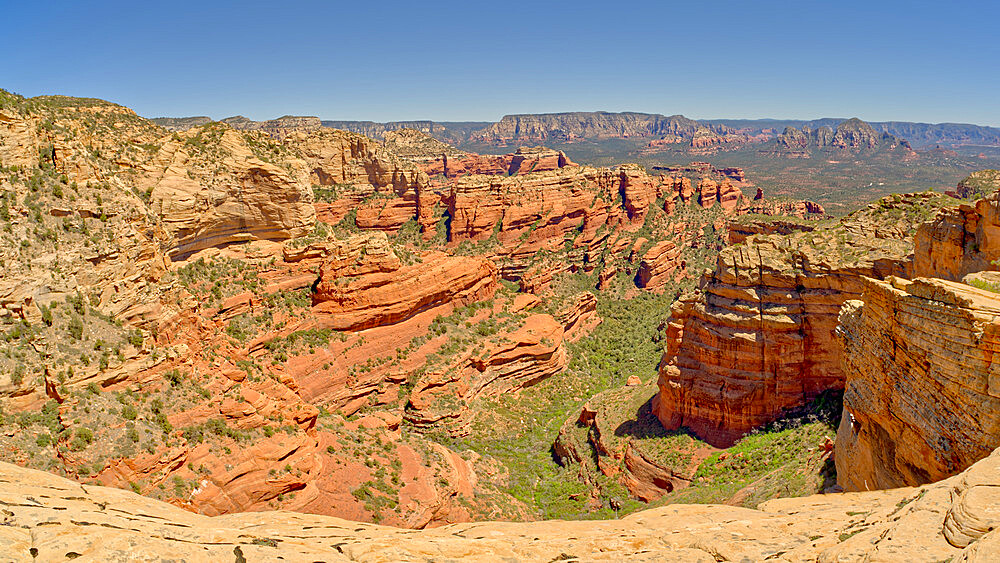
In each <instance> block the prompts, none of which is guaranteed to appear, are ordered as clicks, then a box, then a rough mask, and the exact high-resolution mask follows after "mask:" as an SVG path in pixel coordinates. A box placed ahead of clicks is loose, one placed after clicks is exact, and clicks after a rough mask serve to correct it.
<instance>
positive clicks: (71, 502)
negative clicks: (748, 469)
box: [0, 454, 1000, 563]
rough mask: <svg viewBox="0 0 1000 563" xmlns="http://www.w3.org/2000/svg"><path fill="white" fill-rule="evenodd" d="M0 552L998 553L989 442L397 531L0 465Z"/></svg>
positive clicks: (548, 557) (710, 556) (931, 557)
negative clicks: (600, 514) (909, 470)
mask: <svg viewBox="0 0 1000 563" xmlns="http://www.w3.org/2000/svg"><path fill="white" fill-rule="evenodd" d="M0 473H2V474H3V476H4V478H3V479H2V481H0V498H2V500H3V503H4V505H5V507H6V508H5V512H4V515H3V523H4V524H6V526H4V527H3V528H0V529H2V530H3V532H2V533H0V551H2V552H3V553H4V554H5V555H6V557H7V558H9V559H10V560H11V561H16V562H22V561H23V562H26V563H27V562H31V561H38V560H44V561H62V560H68V559H76V558H79V557H83V558H87V559H93V560H105V561H106V560H117V559H135V558H137V557H140V558H143V559H147V560H159V559H168V558H169V559H183V560H186V561H218V560H220V559H231V558H233V557H235V558H236V560H237V561H257V560H270V559H281V560H284V561H316V560H323V561H357V560H382V559H392V560H405V561H438V560H441V559H442V558H445V559H456V560H457V559H484V560H485V559H490V560H492V559H496V558H498V557H504V558H510V559H517V560H527V561H552V560H557V559H559V558H563V559H568V558H570V557H573V558H580V559H584V558H585V559H587V560H595V561H599V560H607V561H622V560H629V561H705V562H711V561H718V560H719V559H726V560H758V561H759V560H767V559H777V558H781V559H784V560H787V561H846V560H855V561H857V560H895V561H927V562H930V561H941V560H948V559H951V560H955V561H967V562H986V561H993V560H995V559H996V558H997V557H998V556H1000V551H998V549H1000V539H998V535H997V534H998V533H1000V532H997V531H996V530H995V528H996V527H997V525H998V524H1000V519H998V517H997V515H996V511H995V510H994V507H995V505H996V499H995V498H994V497H995V492H994V491H995V490H996V489H997V486H998V485H1000V483H998V481H997V475H998V474H1000V455H997V454H995V455H993V456H991V457H989V458H987V459H985V460H983V461H981V462H979V463H978V464H976V465H974V466H973V467H972V468H970V469H969V470H968V471H966V472H965V473H964V474H962V475H961V476H957V477H954V478H952V479H949V480H946V481H942V482H939V483H935V484H933V485H928V486H924V487H921V488H920V489H896V490H890V491H878V492H866V493H848V494H840V495H820V496H813V497H805V498H798V499H779V500H773V501H769V502H767V503H765V504H763V505H762V506H761V507H760V508H759V509H758V510H751V509H746V508H738V507H731V506H718V505H703V506H698V505H674V506H667V507H662V508H657V509H652V510H647V511H643V512H639V513H636V514H632V515H629V516H626V517H624V518H622V519H621V520H610V521H601V522H587V521H572V522H566V521H558V520H556V521H547V522H533V523H496V522H480V523H475V524H456V525H450V526H444V527H440V528H436V529H430V530H421V531H419V532H413V531H411V530H400V529H398V528H391V527H385V526H377V525H372V524H363V523H358V522H351V521H348V520H342V519H339V518H333V517H324V516H317V515H311V514H296V513H292V512H253V513H245V514H233V515H226V516H216V517H207V516H203V515H197V514H191V513H190V512H187V511H184V510H182V509H180V508H177V507H174V506H171V505H168V504H165V503H161V502H157V501H155V500H151V499H148V498H144V497H141V496H138V495H136V494H134V493H131V492H127V491H122V490H119V489H109V488H105V487H99V486H89V485H88V486H81V485H79V484H77V483H74V482H72V481H69V480H67V479H64V478H61V477H57V476H55V475H51V474H48V473H43V472H40V471H35V470H30V469H24V468H21V467H17V466H14V465H9V464H6V463H4V464H2V465H0Z"/></svg>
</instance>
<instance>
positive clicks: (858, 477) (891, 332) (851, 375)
mask: <svg viewBox="0 0 1000 563" xmlns="http://www.w3.org/2000/svg"><path fill="white" fill-rule="evenodd" d="M837 333H838V335H839V336H840V339H841V341H842V342H843V346H844V355H843V362H844V372H845V373H846V374H847V385H846V390H845V393H844V416H843V418H842V420H841V424H840V428H839V430H838V432H837V452H836V454H837V455H836V460H837V479H838V482H839V483H840V484H841V485H842V486H844V488H846V489H848V490H856V491H857V490H870V489H883V488H892V487H898V486H903V485H917V484H923V483H929V482H932V481H937V480H940V479H943V478H945V477H949V476H951V475H954V474H955V473H957V472H959V471H961V470H962V469H965V468H966V467H968V466H969V465H971V464H972V463H974V462H975V461H978V460H979V459H982V458H983V457H985V456H987V455H989V452H990V451H992V450H993V449H994V448H995V447H996V446H997V445H1000V373H998V372H997V368H996V366H995V365H994V362H993V360H992V355H993V353H994V351H995V350H997V349H1000V295H998V294H996V293H994V292H992V291H987V290H983V289H978V288H975V287H971V286H969V285H966V284H962V283H956V282H950V281H945V280H938V279H929V278H916V279H915V280H913V281H906V280H903V279H899V278H889V279H888V280H887V281H879V280H873V279H866V280H865V286H864V292H863V295H862V296H861V300H860V301H853V300H852V301H848V302H847V304H845V306H844V309H843V310H842V312H841V314H840V326H839V327H838V328H837Z"/></svg>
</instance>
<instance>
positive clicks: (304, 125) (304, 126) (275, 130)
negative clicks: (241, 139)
mask: <svg viewBox="0 0 1000 563" xmlns="http://www.w3.org/2000/svg"><path fill="white" fill-rule="evenodd" d="M222 123H225V124H226V125H229V126H230V127H232V128H233V129H236V130H239V131H263V132H265V133H267V134H268V135H270V136H272V137H274V138H275V139H280V138H281V137H283V136H285V135H287V134H288V133H291V132H292V131H315V130H317V129H319V128H320V127H322V125H321V124H320V120H319V118H318V117H315V116H311V115H286V116H283V117H279V118H277V119H269V120H267V121H254V120H252V119H248V118H246V117H243V116H242V115H235V116H233V117H227V118H225V119H223V120H222Z"/></svg>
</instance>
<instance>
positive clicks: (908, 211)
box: [656, 193, 945, 445]
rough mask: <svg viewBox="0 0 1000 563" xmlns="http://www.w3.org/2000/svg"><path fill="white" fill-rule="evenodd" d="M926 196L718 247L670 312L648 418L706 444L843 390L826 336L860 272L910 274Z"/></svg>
mask: <svg viewBox="0 0 1000 563" xmlns="http://www.w3.org/2000/svg"><path fill="white" fill-rule="evenodd" d="M944 201H945V200H944V198H943V197H942V196H935V195H933V194H930V193H925V194H917V195H910V196H892V197H888V198H884V199H883V200H881V201H880V202H878V203H876V204H872V205H870V206H869V207H868V208H867V209H865V210H862V211H859V212H857V213H855V214H853V215H851V216H848V217H846V218H844V219H843V220H841V222H840V223H839V224H837V225H836V226H834V227H832V228H827V229H823V230H815V231H812V232H796V233H792V234H789V235H784V236H777V235H770V236H753V237H750V238H749V239H747V241H746V242H745V243H744V244H742V245H737V246H734V247H729V248H726V249H724V250H723V251H722V253H721V254H720V255H719V258H718V264H717V266H716V268H715V270H714V271H713V272H707V273H706V274H705V275H704V276H703V278H702V281H701V285H700V291H699V292H697V293H695V294H692V295H687V296H684V297H682V298H681V299H680V300H679V301H678V302H677V303H676V304H675V305H674V307H673V309H672V311H671V318H670V321H669V323H668V329H667V347H666V352H665V353H664V356H663V361H662V362H661V367H660V380H659V386H660V393H659V395H658V399H657V405H656V413H657V416H658V417H659V418H660V420H661V421H662V422H663V424H664V426H666V427H667V428H670V429H676V428H680V427H682V426H686V427H689V428H691V429H692V430H694V431H695V432H696V433H697V434H698V435H699V436H701V437H702V438H704V439H706V440H707V441H709V442H711V443H713V444H720V445H728V444H730V443H732V442H733V441H734V440H735V439H736V438H738V437H740V436H741V435H743V434H744V433H746V432H747V431H749V430H751V429H753V428H755V427H757V426H760V425H761V424H764V423H767V422H769V421H771V420H774V419H775V418H777V417H778V416H779V415H780V414H781V413H782V412H784V411H787V410H789V409H793V408H796V407H800V406H803V405H805V404H807V403H808V401H810V400H811V399H812V398H813V397H815V396H816V395H818V394H819V393H820V392H822V391H824V390H827V389H838V388H841V387H843V382H844V373H843V371H842V369H841V362H840V351H839V347H837V346H836V345H835V342H834V329H835V327H836V325H837V315H838V313H839V310H840V305H841V304H843V303H844V301H846V300H848V299H856V298H858V297H859V296H860V295H861V293H862V290H863V288H864V284H863V281H862V276H867V277H872V278H884V277H885V276H888V275H898V276H902V277H908V276H909V275H910V272H911V262H910V260H911V253H912V251H913V246H912V242H911V240H910V236H911V235H910V233H911V229H912V225H913V223H914V222H916V221H918V220H919V219H920V218H921V217H924V216H925V214H927V212H928V211H927V207H928V206H934V205H941V204H942V203H943V202H944Z"/></svg>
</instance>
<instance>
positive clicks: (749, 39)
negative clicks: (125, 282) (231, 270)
mask: <svg viewBox="0 0 1000 563" xmlns="http://www.w3.org/2000/svg"><path fill="white" fill-rule="evenodd" d="M0 14H2V17H3V20H4V22H5V25H4V26H3V30H2V31H0V47H2V52H3V53H4V55H3V57H0V88H4V89H7V90H11V91H14V92H18V93H20V94H23V95H27V96H34V95H39V94H56V93H58V94H69V95H76V96H91V97H99V98H104V99H108V100H112V101H115V102H118V103H121V104H124V105H127V106H129V107H132V108H134V109H135V110H136V111H137V112H139V114H140V115H145V116H147V117H155V116H164V115H166V116H185V115H209V116H212V117H214V118H216V119H218V118H222V117H226V116H229V115H234V114H243V115H246V116H248V117H251V118H254V119H265V118H271V117H277V116H279V115H284V114H298V115H318V116H320V117H322V118H324V119H371V120H376V121H385V120H394V119H422V118H427V119H435V120H443V121H446V120H484V121H485V120H496V119H499V118H500V116H502V115H503V114H506V113H537V112H551V111H588V110H608V111H625V110H630V111H645V112H657V113H664V114H674V113H682V114H684V115H687V116H689V117H695V118H722V117H733V118H736V117H742V118H760V117H778V118H817V117H824V116H836V117H849V116H858V117H861V118H862V119H868V120H873V121H882V120H906V121H928V122H941V121H956V122H971V123H979V124H984V125H1000V39H998V35H1000V34H998V32H997V30H996V26H997V23H998V22H1000V2H995V1H983V2H967V1H952V2H924V1H921V0H915V1H906V2H896V1H880V0H867V1H864V2H855V1H822V2H819V1H815V0H799V1H798V2H775V1H763V0H762V1H753V0H746V1H742V2H732V1H724V0H717V1H710V2H706V1H698V0H688V1H686V2H623V1H618V2H584V1H578V2H472V1H469V2H389V1H371V0H369V1H365V0H352V1H350V2H318V1H317V2H296V1H292V0H286V1H280V0H279V1H271V2H261V3H258V2H215V1H212V0H200V1H196V2H190V1H187V0H178V1H174V2H148V1H147V2H102V1H94V2H49V3H42V2H38V3H33V2H23V1H20V2H15V1H12V0H0Z"/></svg>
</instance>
